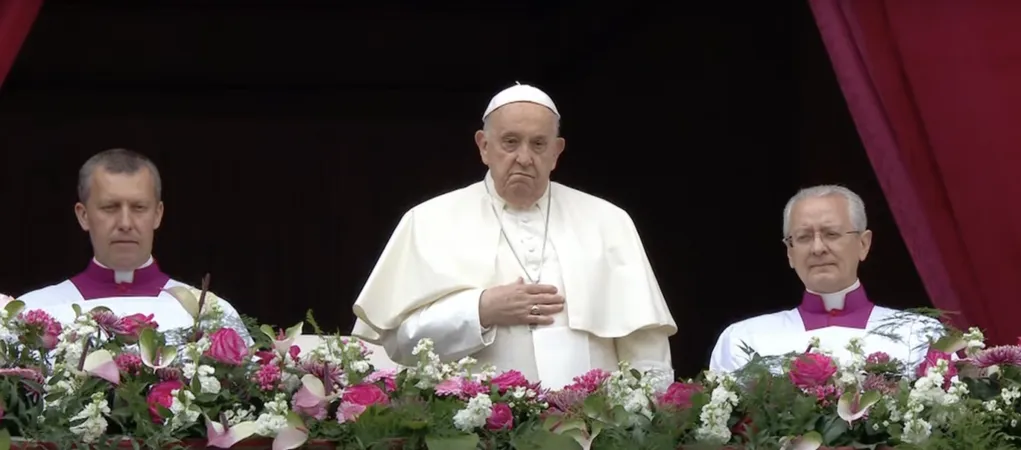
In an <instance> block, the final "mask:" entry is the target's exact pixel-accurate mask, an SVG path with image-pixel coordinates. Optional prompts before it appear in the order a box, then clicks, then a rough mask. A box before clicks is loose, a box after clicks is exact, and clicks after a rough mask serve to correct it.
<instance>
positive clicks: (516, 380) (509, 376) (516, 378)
mask: <svg viewBox="0 0 1021 450" xmlns="http://www.w3.org/2000/svg"><path fill="white" fill-rule="evenodd" d="M490 383H492V384H493V385H494V386H496V387H497V389H499V391H500V393H501V394H502V393H504V392H507V390H509V389H514V388H517V387H523V388H527V387H528V379H526V378H525V376H524V375H522V374H521V372H518V371H517V370H508V371H506V372H504V373H501V374H500V375H498V376H497V377H496V378H493V380H492V381H490Z"/></svg>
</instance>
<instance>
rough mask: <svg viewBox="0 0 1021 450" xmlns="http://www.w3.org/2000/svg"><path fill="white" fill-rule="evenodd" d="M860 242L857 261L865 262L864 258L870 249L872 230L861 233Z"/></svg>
mask: <svg viewBox="0 0 1021 450" xmlns="http://www.w3.org/2000/svg"><path fill="white" fill-rule="evenodd" d="M860 241H861V250H859V251H858V260H859V261H865V258H867V257H868V256H869V250H871V249H872V230H865V231H862V232H861V236H860Z"/></svg>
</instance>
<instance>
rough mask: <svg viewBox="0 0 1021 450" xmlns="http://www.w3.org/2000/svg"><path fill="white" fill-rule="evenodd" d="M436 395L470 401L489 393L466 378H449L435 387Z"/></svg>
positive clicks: (480, 384)
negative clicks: (479, 395)
mask: <svg viewBox="0 0 1021 450" xmlns="http://www.w3.org/2000/svg"><path fill="white" fill-rule="evenodd" d="M435 391H436V395H438V396H440V397H445V396H455V397H457V398H460V399H462V400H467V399H470V398H472V397H474V396H476V395H478V394H481V393H485V392H489V389H486V387H485V386H483V385H482V383H479V382H478V381H475V380H471V379H467V378H460V377H458V378H450V379H446V380H443V381H442V382H440V384H437V385H436V388H435Z"/></svg>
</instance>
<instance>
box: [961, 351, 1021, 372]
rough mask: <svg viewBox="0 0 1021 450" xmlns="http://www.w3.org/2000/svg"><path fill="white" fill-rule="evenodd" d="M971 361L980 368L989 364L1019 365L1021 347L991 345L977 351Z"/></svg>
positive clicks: (1020, 362) (1020, 361)
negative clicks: (988, 347) (991, 346)
mask: <svg viewBox="0 0 1021 450" xmlns="http://www.w3.org/2000/svg"><path fill="white" fill-rule="evenodd" d="M972 361H973V362H974V363H975V365H976V366H978V367H979V368H982V369H985V368H987V367H990V366H1003V365H1008V366H1021V347H1019V346H1017V345H1003V346H1000V347H993V348H990V349H986V350H983V351H981V352H979V353H978V354H977V355H975V356H974V357H973V358H972Z"/></svg>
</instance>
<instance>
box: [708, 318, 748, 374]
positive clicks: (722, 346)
mask: <svg viewBox="0 0 1021 450" xmlns="http://www.w3.org/2000/svg"><path fill="white" fill-rule="evenodd" d="M733 334H734V325H730V326H728V327H727V328H726V329H725V330H723V333H720V337H719V339H717V341H716V347H714V348H713V354H712V356H711V357H710V358H709V370H711V371H713V372H734V371H736V370H738V369H740V368H741V367H743V366H744V365H745V364H747V363H748V361H749V360H750V359H749V356H748V355H747V354H745V352H744V351H743V350H741V347H740V345H741V343H740V342H736V343H735V342H733V339H734V336H733Z"/></svg>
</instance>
